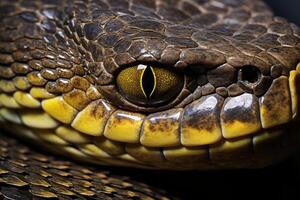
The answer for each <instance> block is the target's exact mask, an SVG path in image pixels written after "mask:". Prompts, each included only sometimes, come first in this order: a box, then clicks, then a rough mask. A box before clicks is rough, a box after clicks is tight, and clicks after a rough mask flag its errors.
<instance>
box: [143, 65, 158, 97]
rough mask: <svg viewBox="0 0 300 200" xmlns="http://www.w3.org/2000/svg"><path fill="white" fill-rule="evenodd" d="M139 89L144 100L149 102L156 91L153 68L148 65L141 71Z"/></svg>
mask: <svg viewBox="0 0 300 200" xmlns="http://www.w3.org/2000/svg"><path fill="white" fill-rule="evenodd" d="M140 87H141V90H142V92H143V94H144V96H145V98H146V99H147V100H150V99H151V96H152V94H153V93H154V91H155V89H156V76H155V72H154V70H153V68H152V67H151V66H150V65H147V67H146V68H145V69H143V71H142V73H141V76H140Z"/></svg>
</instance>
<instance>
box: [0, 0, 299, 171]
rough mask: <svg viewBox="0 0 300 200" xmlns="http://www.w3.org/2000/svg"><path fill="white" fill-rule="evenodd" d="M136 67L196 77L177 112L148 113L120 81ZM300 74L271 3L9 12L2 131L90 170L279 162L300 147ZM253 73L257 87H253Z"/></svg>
mask: <svg viewBox="0 0 300 200" xmlns="http://www.w3.org/2000/svg"><path fill="white" fill-rule="evenodd" d="M137 63H155V64H156V65H158V66H162V67H167V68H168V69H170V70H175V71H180V72H182V73H185V72H186V71H189V72H192V73H189V74H187V75H184V77H185V78H184V84H183V85H184V86H183V88H182V91H181V92H180V94H179V95H178V96H177V97H176V98H174V99H173V100H172V101H171V102H169V103H168V104H164V105H162V106H158V107H155V106H152V107H143V106H140V105H136V104H134V103H132V102H130V101H128V100H127V99H126V98H124V96H123V95H122V94H121V93H120V91H119V90H118V87H117V86H116V81H115V80H116V76H117V74H118V73H119V72H120V71H121V70H122V69H124V68H126V67H128V66H131V65H136V64H137ZM299 63H300V29H299V27H297V26H296V25H294V24H291V23H289V22H288V21H287V20H285V19H283V18H280V17H276V16H274V15H273V13H272V11H271V10H270V9H269V8H268V6H267V5H266V4H265V3H263V2H262V1H260V0H255V1H252V0H226V1H222V0H147V1H146V0H123V1H121V0H118V1H116V0H77V1H68V0H62V1H46V0H38V1H25V0H15V1H8V0H2V1H1V3H0V78H1V79H0V117H1V118H0V120H1V124H2V125H1V127H2V128H5V129H6V130H8V131H9V132H11V134H14V135H17V136H19V137H21V138H27V139H30V140H32V141H34V142H35V143H37V144H39V145H40V146H42V147H43V148H44V149H47V150H51V151H54V152H57V153H60V154H64V155H68V156H69V157H72V158H76V159H79V160H81V161H84V162H89V163H94V164H100V165H117V166H130V167H139V168H147V169H153V168H160V169H171V170H176V169H180V170H188V169H220V168H258V167H263V166H266V165H269V164H271V163H274V162H278V161H280V160H282V159H284V158H286V157H287V156H288V155H290V153H291V151H293V150H294V149H295V148H296V147H297V145H296V144H295V143H296V141H297V140H298V134H297V130H298V127H297V126H296V124H297V120H298V118H299V114H298V113H299V108H300V106H299V95H300V91H299V88H300V86H299V80H300V65H299ZM297 65H298V67H297ZM251 66H252V67H253V66H254V67H256V68H257V69H258V70H259V71H260V72H261V74H260V76H259V80H258V81H257V82H255V83H249V82H244V81H243V79H244V77H245V76H247V73H248V74H249V73H251ZM244 68H245V69H244ZM245 74H246V75H245ZM12 130H13V131H12ZM272 155H276V156H275V157H274V156H272Z"/></svg>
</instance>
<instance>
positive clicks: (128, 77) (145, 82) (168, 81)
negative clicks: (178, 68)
mask: <svg viewBox="0 0 300 200" xmlns="http://www.w3.org/2000/svg"><path fill="white" fill-rule="evenodd" d="M116 82H117V86H118V88H119V90H120V92H121V94H123V95H124V96H125V98H126V99H128V100H129V101H131V102H133V103H138V104H143V105H147V104H150V105H153V104H157V103H163V102H166V101H170V100H171V99H172V98H174V97H175V96H177V95H178V94H179V92H180V91H181V89H182V87H183V82H184V81H183V76H181V75H180V74H178V73H175V72H173V71H170V70H167V69H165V68H161V67H153V66H150V65H143V64H140V65H137V66H133V67H128V68H125V69H123V70H122V71H121V72H120V73H119V74H118V76H117V79H116Z"/></svg>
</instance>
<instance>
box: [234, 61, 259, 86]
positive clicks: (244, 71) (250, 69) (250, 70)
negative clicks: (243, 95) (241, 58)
mask: <svg viewBox="0 0 300 200" xmlns="http://www.w3.org/2000/svg"><path fill="white" fill-rule="evenodd" d="M260 76H261V73H260V71H259V69H257V68H256V67H254V66H250V65H248V66H244V67H242V68H241V69H240V71H239V81H243V82H246V83H248V84H249V83H250V84H251V83H256V82H257V81H258V80H259V78H260Z"/></svg>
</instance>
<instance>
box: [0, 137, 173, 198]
mask: <svg viewBox="0 0 300 200" xmlns="http://www.w3.org/2000/svg"><path fill="white" fill-rule="evenodd" d="M0 148H1V151H0V185H1V186H0V196H1V198H2V199H24V200H27V199H28V200H29V199H73V200H74V199H81V200H85V199H86V200H88V199H103V200H106V199H107V200H113V199H144V200H151V199H153V200H154V199H161V200H168V199H171V198H173V197H172V196H169V195H168V194H166V192H165V191H162V190H161V189H159V188H153V187H151V186H148V185H146V184H144V183H140V182H138V181H136V180H133V179H130V178H129V177H125V176H121V175H113V174H112V172H110V171H108V170H103V169H101V170H100V169H97V168H96V167H91V166H84V165H78V164H74V163H72V162H69V161H65V159H63V158H60V157H57V156H56V157H53V156H51V155H48V154H42V153H40V152H36V151H34V150H32V149H30V148H28V147H27V146H25V145H23V144H20V143H18V141H16V140H15V139H12V138H9V137H6V136H4V135H3V134H1V139H0Z"/></svg>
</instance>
